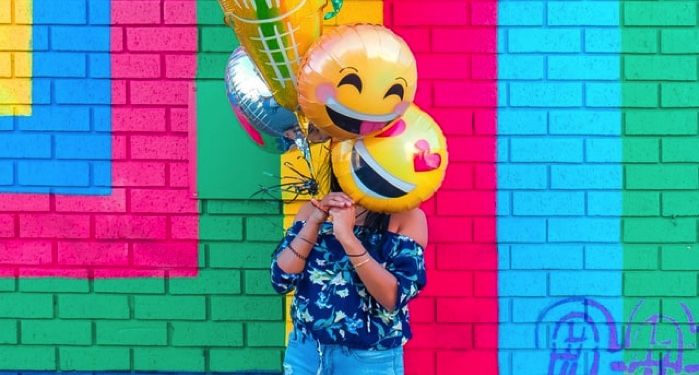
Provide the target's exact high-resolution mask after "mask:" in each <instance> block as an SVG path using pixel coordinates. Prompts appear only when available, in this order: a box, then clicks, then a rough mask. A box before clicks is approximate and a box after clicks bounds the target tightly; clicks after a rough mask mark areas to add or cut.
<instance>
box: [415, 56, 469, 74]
mask: <svg viewBox="0 0 699 375" xmlns="http://www.w3.org/2000/svg"><path fill="white" fill-rule="evenodd" d="M416 59H417V60H418V61H420V64H419V65H418V76H419V77H420V79H438V78H449V79H453V80H457V79H459V78H468V77H469V71H470V66H471V59H470V56H469V55H466V54H453V53H452V54H436V53H429V54H422V55H417V56H416Z"/></svg>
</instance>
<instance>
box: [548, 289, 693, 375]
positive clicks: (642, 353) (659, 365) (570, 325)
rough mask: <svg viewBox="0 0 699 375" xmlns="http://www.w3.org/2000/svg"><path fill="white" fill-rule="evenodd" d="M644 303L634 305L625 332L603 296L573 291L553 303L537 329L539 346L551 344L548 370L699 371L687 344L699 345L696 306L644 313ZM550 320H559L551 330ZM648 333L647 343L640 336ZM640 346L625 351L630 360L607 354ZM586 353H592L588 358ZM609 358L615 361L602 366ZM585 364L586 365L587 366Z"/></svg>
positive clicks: (557, 374) (594, 374) (565, 374)
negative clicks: (673, 313) (675, 313)
mask: <svg viewBox="0 0 699 375" xmlns="http://www.w3.org/2000/svg"><path fill="white" fill-rule="evenodd" d="M643 304H644V301H643V300H640V301H639V302H638V303H637V304H636V306H634V308H633V309H632V311H631V313H630V314H629V317H628V319H627V320H626V322H631V323H629V324H626V325H625V327H624V328H623V330H622V332H623V335H622V336H620V335H618V334H617V329H618V328H617V327H620V326H621V324H619V323H618V322H616V321H614V319H613V317H612V314H611V313H610V310H609V309H608V308H607V307H605V306H604V305H603V304H601V303H600V302H598V301H595V300H593V299H590V298H585V297H571V298H566V299H562V300H559V301H557V302H555V303H553V304H551V305H550V306H548V307H547V308H546V309H544V310H543V311H542V312H541V313H540V314H539V317H538V319H537V323H536V331H535V343H536V347H537V349H550V350H551V352H550V354H549V363H548V374H549V375H574V374H580V373H583V374H590V375H598V374H608V373H624V374H638V373H640V374H644V375H654V374H660V375H665V374H694V373H699V363H685V355H684V354H685V353H684V352H685V350H692V349H695V348H696V345H695V344H693V343H692V342H690V341H689V340H688V338H689V337H690V336H691V337H694V336H695V335H696V334H697V331H698V329H699V327H698V326H697V324H696V322H695V321H694V315H693V313H692V311H691V309H690V308H689V307H688V306H687V305H686V304H684V303H679V306H680V308H681V310H682V312H683V314H684V317H682V318H676V317H673V316H669V315H667V314H662V313H657V314H650V315H648V316H647V317H645V318H642V317H640V316H639V314H640V311H641V307H642V306H643ZM636 322H638V323H636ZM547 323H553V325H552V326H551V327H552V328H551V329H550V330H547V327H548V326H549V324H547ZM668 328H669V329H668ZM685 331H688V332H685ZM686 333H688V334H686ZM643 337H647V340H648V342H647V343H642V342H639V341H640V339H639V338H643ZM638 347H642V348H644V349H642V350H629V351H628V352H625V354H626V359H625V360H612V361H604V360H603V359H604V358H603V356H604V355H612V353H617V352H619V351H621V350H625V351H626V350H627V349H633V348H638ZM586 354H589V357H588V360H587V361H584V358H585V355H586ZM603 363H607V364H608V366H609V367H608V368H606V367H605V368H601V366H602V364H603ZM581 366H584V368H583V371H582V372H581V371H580V368H581Z"/></svg>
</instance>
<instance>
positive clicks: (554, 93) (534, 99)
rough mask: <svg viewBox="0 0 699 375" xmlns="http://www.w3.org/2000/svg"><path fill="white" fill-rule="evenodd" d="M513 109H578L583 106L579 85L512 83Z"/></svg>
mask: <svg viewBox="0 0 699 375" xmlns="http://www.w3.org/2000/svg"><path fill="white" fill-rule="evenodd" d="M510 105H511V106H512V107H578V106H581V105H582V85H581V84H579V83H558V82H557V83H548V82H547V83H511V84H510Z"/></svg>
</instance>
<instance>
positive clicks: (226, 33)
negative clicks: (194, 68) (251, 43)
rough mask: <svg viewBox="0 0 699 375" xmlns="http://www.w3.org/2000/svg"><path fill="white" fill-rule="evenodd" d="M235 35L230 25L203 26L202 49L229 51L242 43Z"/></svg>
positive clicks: (205, 50) (207, 50)
mask: <svg viewBox="0 0 699 375" xmlns="http://www.w3.org/2000/svg"><path fill="white" fill-rule="evenodd" d="M234 36H235V34H233V32H232V30H231V29H229V28H228V27H202V28H201V51H204V52H226V53H229V52H230V51H233V50H234V49H236V48H237V47H238V46H239V45H240V44H239V42H238V40H237V39H236V38H235V37H234Z"/></svg>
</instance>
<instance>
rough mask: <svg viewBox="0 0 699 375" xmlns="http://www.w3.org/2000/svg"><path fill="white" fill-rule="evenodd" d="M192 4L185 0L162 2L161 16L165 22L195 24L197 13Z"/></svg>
mask: <svg viewBox="0 0 699 375" xmlns="http://www.w3.org/2000/svg"><path fill="white" fill-rule="evenodd" d="M195 6H196V4H192V2H191V1H187V0H183V1H180V0H169V1H165V2H164V3H163V17H164V21H165V23H166V24H171V25H173V24H186V25H195V24H196V23H197V14H196V10H195V9H194V7H195Z"/></svg>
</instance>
